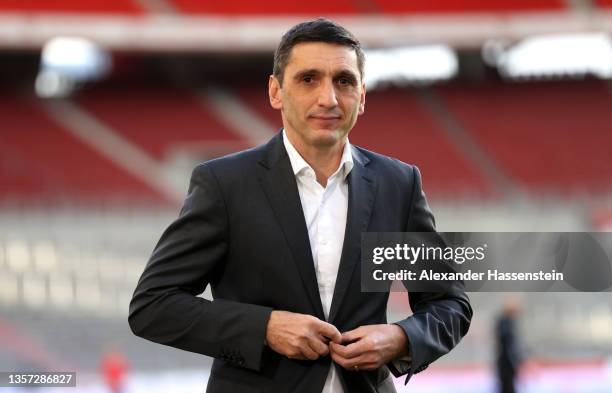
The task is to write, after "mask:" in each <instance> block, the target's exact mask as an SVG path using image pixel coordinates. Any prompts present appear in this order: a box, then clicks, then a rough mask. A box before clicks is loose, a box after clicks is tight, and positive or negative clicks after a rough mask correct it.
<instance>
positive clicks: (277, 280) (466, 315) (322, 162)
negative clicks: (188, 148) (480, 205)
mask: <svg viewBox="0 0 612 393" xmlns="http://www.w3.org/2000/svg"><path fill="white" fill-rule="evenodd" d="M363 64H364V55H363V52H362V50H361V47H360V44H359V42H358V41H357V40H356V39H355V38H354V37H353V35H352V34H351V33H350V32H348V31H347V30H346V29H344V28H343V27H341V26H339V25H337V24H335V23H334V22H331V21H329V20H326V19H317V20H314V21H309V22H305V23H301V24H299V25H296V26H294V27H293V28H292V29H290V30H289V31H288V32H287V33H286V34H285V35H284V36H283V38H282V39H281V43H280V44H279V47H278V49H277V51H276V53H275V59H274V74H273V75H272V76H270V81H269V95H270V103H271V105H272V106H273V107H274V108H276V109H278V110H280V112H281V115H282V119H283V126H284V127H283V130H282V131H281V132H280V133H279V134H278V135H276V136H275V137H273V138H272V139H271V140H270V141H269V142H268V143H267V144H265V145H262V146H259V147H256V148H254V149H251V150H248V151H244V152H240V153H236V154H233V155H230V156H227V157H223V158H219V159H216V160H212V161H209V162H206V163H203V164H201V165H200V166H198V167H197V168H196V169H195V170H194V172H193V174H192V178H191V183H190V186H189V191H188V195H187V198H186V200H185V204H184V206H183V209H182V210H181V213H180V216H179V218H178V219H177V220H176V221H175V222H173V223H172V224H171V225H170V227H169V228H168V229H167V230H166V231H165V232H164V234H163V235H162V237H161V239H160V241H159V243H158V244H157V246H156V248H155V250H154V252H153V254H152V256H151V259H150V260H149V263H148V264H147V266H146V268H145V271H144V273H143V274H142V277H141V279H140V281H139V283H138V286H137V288H136V291H135V293H134V298H133V299H132V302H131V304H130V317H129V322H130V326H131V328H132V330H133V331H134V333H135V334H137V335H139V336H141V337H144V338H147V339H149V340H151V341H154V342H158V343H161V344H166V345H171V346H173V347H176V348H181V349H184V350H188V351H193V352H197V353H201V354H204V355H207V356H212V357H214V358H215V360H214V362H213V367H212V371H211V376H210V379H209V382H208V388H207V391H208V392H312V393H321V392H324V393H343V392H344V393H352V392H394V391H395V389H394V386H393V381H392V379H391V378H390V376H389V373H390V372H389V370H391V371H392V372H393V373H394V374H395V375H396V376H399V375H407V378H406V382H407V381H408V379H409V378H410V376H412V375H413V374H414V373H417V372H419V371H421V370H423V369H424V368H426V367H427V366H428V365H429V363H431V362H432V361H434V360H435V359H437V358H438V357H440V356H441V355H443V354H445V353H447V352H448V351H450V350H451V349H452V348H453V347H454V346H455V345H456V344H457V343H458V342H459V340H460V339H461V338H462V337H463V336H464V335H465V333H466V332H467V330H468V327H469V324H470V319H471V316H472V310H471V308H470V305H469V301H468V298H467V296H466V295H465V293H464V291H463V284H462V283H461V282H456V283H454V284H452V285H450V286H449V289H448V290H446V291H445V292H441V293H427V292H414V293H410V304H411V307H412V310H413V315H412V316H410V317H408V318H406V319H404V320H401V321H399V322H396V323H394V324H388V323H387V321H386V306H387V300H388V296H389V294H388V293H369V292H362V291H361V271H360V270H361V269H359V268H357V265H358V263H359V260H360V245H361V244H360V241H361V233H362V232H368V231H371V232H377V231H380V232H382V231H388V232H403V231H420V232H426V231H434V230H435V228H434V220H433V216H432V214H431V212H430V210H429V208H428V206H427V203H426V201H425V197H424V194H423V192H422V190H421V180H420V174H419V172H418V170H417V169H416V168H415V167H413V166H410V165H407V164H404V163H402V162H400V161H398V160H395V159H392V158H388V157H385V156H381V155H379V154H376V153H372V152H370V151H367V150H365V149H362V148H358V147H355V146H352V145H350V143H349V142H348V138H347V136H348V133H349V131H350V130H351V128H352V127H353V126H354V124H355V122H356V120H357V117H358V115H360V114H362V113H363V111H364V105H365V85H364V83H363ZM372 132H375V130H372ZM209 284H210V285H211V289H212V295H213V298H214V300H212V301H209V300H206V299H202V298H200V297H197V295H198V294H200V293H202V292H203V291H204V289H205V288H206V286H207V285H209Z"/></svg>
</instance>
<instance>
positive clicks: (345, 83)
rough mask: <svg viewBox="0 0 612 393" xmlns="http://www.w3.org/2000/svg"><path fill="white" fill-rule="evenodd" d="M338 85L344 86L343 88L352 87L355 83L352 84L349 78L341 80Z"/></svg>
mask: <svg viewBox="0 0 612 393" xmlns="http://www.w3.org/2000/svg"><path fill="white" fill-rule="evenodd" d="M338 83H339V84H340V85H342V86H349V85H352V84H353V83H352V82H351V80H350V79H348V78H340V79H338Z"/></svg>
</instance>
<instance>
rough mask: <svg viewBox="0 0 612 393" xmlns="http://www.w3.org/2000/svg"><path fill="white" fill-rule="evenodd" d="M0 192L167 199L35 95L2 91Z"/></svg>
mask: <svg viewBox="0 0 612 393" xmlns="http://www.w3.org/2000/svg"><path fill="white" fill-rule="evenodd" d="M0 118H1V119H2V127H0V147H1V149H2V154H1V155H0V156H1V157H2V158H1V159H0V184H1V185H2V191H0V194H1V195H2V198H3V199H4V200H5V201H6V200H15V201H18V202H19V203H21V202H28V201H35V202H40V201H56V202H65V201H66V202H67V201H70V202H74V201H78V202H87V201H91V202H96V203H99V202H112V201H119V202H125V201H129V200H142V201H148V202H153V203H160V202H161V203H164V202H168V201H167V200H166V199H165V197H163V196H162V195H160V194H159V193H158V192H157V191H155V190H153V189H152V188H151V187H150V186H149V185H147V184H145V183H144V182H143V181H141V180H140V179H138V178H135V177H134V176H132V175H131V174H130V173H128V172H126V171H125V170H123V169H122V168H120V167H119V166H117V165H116V164H114V163H113V162H112V161H110V160H109V159H107V158H106V157H104V156H102V155H101V154H100V153H99V152H98V151H97V150H95V149H93V148H92V147H90V146H89V145H87V144H85V143H84V142H82V141H81V140H79V139H77V138H75V137H74V136H73V135H72V134H70V133H69V132H68V131H66V130H65V129H64V128H63V127H62V126H61V125H59V124H58V123H56V122H55V121H54V120H53V119H52V118H51V117H50V116H49V115H48V114H47V113H46V112H45V111H44V110H43V108H42V107H41V106H40V104H39V103H38V102H36V101H35V100H34V99H26V98H19V97H15V96H8V95H0Z"/></svg>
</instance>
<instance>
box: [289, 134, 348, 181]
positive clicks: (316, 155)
mask: <svg viewBox="0 0 612 393" xmlns="http://www.w3.org/2000/svg"><path fill="white" fill-rule="evenodd" d="M285 135H286V136H287V138H289V141H290V142H291V144H292V145H293V147H295V150H297V152H298V153H300V155H301V156H302V158H303V159H304V161H306V162H307V163H308V165H310V166H311V167H312V169H313V170H314V172H315V175H316V177H317V182H318V183H319V184H321V185H322V186H323V187H325V186H326V185H327V180H328V179H329V177H330V176H331V175H332V174H333V173H334V172H336V170H337V169H338V167H339V166H340V161H341V160H342V153H343V151H344V144H345V143H346V138H344V139H343V140H339V141H338V142H337V143H335V144H333V145H330V146H312V145H307V144H305V143H302V141H301V139H300V138H298V137H296V136H295V135H294V134H293V133H292V132H290V131H287V130H286V129H285Z"/></svg>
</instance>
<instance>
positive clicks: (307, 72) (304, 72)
mask: <svg viewBox="0 0 612 393" xmlns="http://www.w3.org/2000/svg"><path fill="white" fill-rule="evenodd" d="M319 74H321V71H319V70H317V69H315V68H311V69H308V70H302V71H300V72H298V73H297V74H295V76H294V77H293V79H295V80H300V79H302V78H304V77H306V76H314V75H319Z"/></svg>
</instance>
